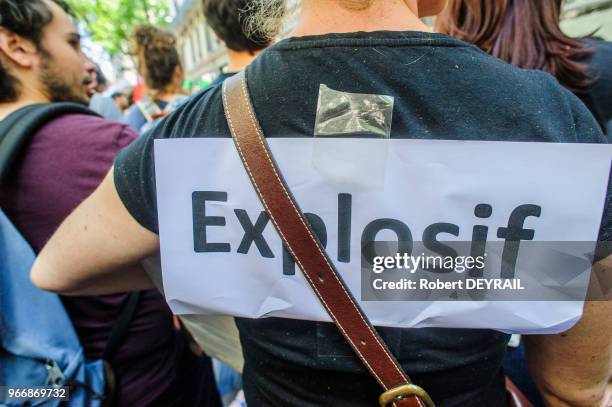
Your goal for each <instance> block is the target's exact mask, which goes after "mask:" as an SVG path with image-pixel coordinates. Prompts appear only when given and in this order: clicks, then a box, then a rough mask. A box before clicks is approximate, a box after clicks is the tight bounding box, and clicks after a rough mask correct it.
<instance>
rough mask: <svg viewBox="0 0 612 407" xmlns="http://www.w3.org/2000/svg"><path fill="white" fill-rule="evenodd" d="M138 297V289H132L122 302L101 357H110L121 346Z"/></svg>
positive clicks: (134, 311) (107, 358)
mask: <svg viewBox="0 0 612 407" xmlns="http://www.w3.org/2000/svg"><path fill="white" fill-rule="evenodd" d="M139 299H140V291H133V292H131V293H130V296H129V297H128V298H127V300H125V302H124V303H123V307H121V312H120V313H119V317H118V318H117V320H116V321H115V324H114V325H113V329H112V331H111V333H110V335H109V337H108V340H107V341H106V346H105V347H104V352H103V353H102V359H104V360H107V361H108V360H110V359H112V358H113V356H114V355H115V353H117V351H118V350H119V348H120V347H121V344H122V343H123V340H124V339H125V335H126V334H127V331H128V328H129V327H130V323H131V322H132V318H133V317H134V314H135V313H136V306H137V305H138V300H139Z"/></svg>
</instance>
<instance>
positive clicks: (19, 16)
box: [0, 0, 70, 103]
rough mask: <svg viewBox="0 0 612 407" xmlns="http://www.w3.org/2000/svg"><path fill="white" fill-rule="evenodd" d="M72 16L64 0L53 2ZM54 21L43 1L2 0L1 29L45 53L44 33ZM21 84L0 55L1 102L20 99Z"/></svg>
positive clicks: (0, 8)
mask: <svg viewBox="0 0 612 407" xmlns="http://www.w3.org/2000/svg"><path fill="white" fill-rule="evenodd" d="M51 1H53V2H54V3H56V4H57V5H59V6H60V7H61V8H62V9H64V11H66V12H67V13H69V14H70V9H69V8H68V6H67V5H66V3H64V1H63V0H51ZM52 19H53V13H52V12H51V10H49V7H48V6H47V5H46V4H45V2H44V1H43V0H0V27H2V28H4V29H6V30H8V31H10V32H13V33H15V34H17V35H19V36H21V37H23V38H27V39H29V40H30V41H32V42H33V43H34V45H35V46H36V48H37V49H38V50H40V51H44V49H43V47H42V45H41V42H42V32H43V29H44V28H45V26H46V25H47V24H49V23H50V22H51V20H52ZM20 87H21V84H20V83H19V80H17V78H15V77H14V76H13V75H11V74H10V73H9V72H8V69H7V68H6V66H5V64H4V63H3V57H2V54H1V53H0V102H3V103H7V102H14V101H15V100H17V98H18V97H19V91H20Z"/></svg>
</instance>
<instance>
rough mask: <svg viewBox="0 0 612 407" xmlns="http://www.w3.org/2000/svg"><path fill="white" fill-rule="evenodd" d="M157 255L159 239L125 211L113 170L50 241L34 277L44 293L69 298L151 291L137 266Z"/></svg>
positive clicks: (39, 258) (144, 275)
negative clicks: (135, 290)
mask: <svg viewBox="0 0 612 407" xmlns="http://www.w3.org/2000/svg"><path fill="white" fill-rule="evenodd" d="M158 250H159V238H158V236H157V235H156V234H154V233H152V232H150V231H149V230H147V229H145V228H143V227H142V226H141V225H140V224H138V222H136V221H135V220H134V219H133V218H132V216H131V215H130V214H129V212H128V211H127V210H126V209H125V207H124V206H123V203H122V202H121V200H120V199H119V196H118V195H117V191H116V189H115V184H114V182H113V169H112V168H111V170H110V172H109V173H108V174H107V175H106V177H105V178H104V181H102V184H100V186H99V187H98V188H97V189H96V190H95V191H94V193H93V194H92V195H91V196H90V197H89V198H87V199H86V200H85V201H83V203H81V205H79V206H78V207H77V209H75V211H74V212H73V213H72V214H71V215H70V216H69V217H68V218H66V220H65V221H64V222H63V223H62V225H61V226H60V227H59V229H58V230H57V231H56V232H55V234H54V235H53V236H52V237H51V239H50V240H49V242H47V244H46V245H45V247H44V248H43V250H42V251H41V252H40V254H39V255H38V257H37V259H36V262H35V263H34V266H33V267H32V273H31V278H32V281H33V282H34V284H35V285H37V286H38V287H40V288H42V289H43V290H49V291H57V292H62V293H68V294H83V293H88V294H100V293H111V292H121V291H126V290H127V289H141V288H148V287H151V282H150V280H149V279H148V277H146V274H145V273H144V272H143V271H142V268H141V267H140V265H139V262H140V261H141V260H143V259H144V258H146V257H148V256H149V255H151V254H152V253H154V252H156V251H158ZM130 287H132V288H130Z"/></svg>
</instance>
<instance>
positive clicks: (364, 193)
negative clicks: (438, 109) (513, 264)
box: [155, 138, 612, 333]
mask: <svg viewBox="0 0 612 407" xmlns="http://www.w3.org/2000/svg"><path fill="white" fill-rule="evenodd" d="M268 141H269V144H270V148H271V150H272V152H273V155H274V157H275V159H276V161H277V163H278V165H279V167H280V169H281V172H282V173H283V174H284V176H285V179H286V181H287V183H288V185H289V188H290V189H291V191H292V192H293V194H294V196H295V198H296V200H297V202H298V203H299V205H300V207H301V209H302V210H303V211H304V212H309V213H313V214H316V215H317V216H318V217H319V218H320V219H321V220H322V221H323V224H324V227H325V231H326V237H327V239H326V240H327V252H328V254H329V256H330V258H331V259H332V261H333V262H334V264H335V265H336V267H337V269H338V271H339V272H340V273H341V275H342V277H343V278H344V280H345V282H346V283H347V285H348V286H349V288H350V290H351V291H352V292H353V294H354V296H355V297H356V298H357V299H359V298H360V284H361V279H360V278H361V277H360V273H361V270H360V267H361V239H362V234H363V232H364V229H365V228H366V227H367V226H368V225H369V224H371V222H373V221H375V220H377V219H394V220H397V221H400V222H402V223H403V224H405V225H406V226H407V227H408V228H409V230H410V231H411V234H412V237H413V239H414V240H415V241H417V240H421V237H422V234H423V231H424V230H425V229H426V228H427V226H429V225H432V224H434V223H437V222H449V223H453V224H455V225H457V226H458V228H459V230H458V236H453V235H447V236H444V238H448V240H457V241H471V240H472V233H473V227H474V226H475V225H476V224H478V225H484V226H487V227H488V230H489V232H488V241H496V240H502V241H503V240H504V239H500V238H498V237H497V233H496V232H497V231H499V230H500V228H504V227H507V226H508V222H509V217H510V215H511V213H512V211H513V210H514V209H515V208H517V207H519V206H520V205H523V204H532V205H537V206H538V207H539V208H541V214H540V216H537V217H535V216H531V217H528V218H526V219H525V220H524V227H525V228H529V229H531V230H533V231H534V237H533V240H535V241H585V242H593V241H596V240H597V235H598V230H599V226H600V221H601V214H602V212H603V207H604V202H605V194H606V189H607V185H608V175H609V171H610V160H611V157H612V146H610V145H586V144H556V143H517V142H477V141H469V142H468V141H438V140H398V139H392V140H380V139H312V138H300V139H295V138H290V139H269V140H268ZM155 167H156V178H157V197H158V211H159V227H160V238H161V255H162V270H163V280H164V287H165V295H166V299H167V301H168V303H169V304H170V307H171V308H172V310H173V311H174V312H175V313H177V314H221V315H234V316H242V317H250V318H261V317H269V316H277V317H286V318H295V319H307V320H316V321H330V318H329V317H328V316H327V314H326V312H325V310H324V309H323V307H322V306H321V305H320V304H319V302H318V300H317V298H316V297H315V295H314V294H313V292H312V290H311V288H310V287H309V285H308V283H307V282H306V280H305V279H304V277H303V276H302V273H301V271H300V270H299V269H298V268H295V274H291V273H290V272H289V271H290V270H292V267H289V266H290V263H288V261H287V256H286V255H284V254H283V249H282V244H281V240H280V238H279V237H278V234H277V232H276V231H275V230H274V228H273V225H272V224H271V222H267V219H266V217H265V215H262V211H263V208H262V205H261V204H260V201H259V199H258V197H257V195H256V193H255V191H254V189H253V187H252V185H251V183H250V180H249V178H248V176H247V174H246V172H245V170H244V167H243V165H242V163H241V161H240V159H239V156H238V154H237V152H236V149H235V146H234V144H233V141H232V140H231V139H228V138H198V139H170V140H156V141H155ZM480 203H486V204H488V205H490V206H491V208H492V213H491V215H490V217H488V218H486V219H483V218H477V217H475V212H474V210H475V206H476V205H477V204H480ZM347 209H350V210H349V211H348V212H350V214H348V213H347ZM339 212H342V215H341V216H340V215H339ZM339 223H341V225H339ZM339 226H340V227H339ZM394 239H397V236H396V235H395V234H394V233H392V232H391V231H389V230H381V231H380V232H379V233H378V234H377V235H376V240H394ZM582 305H583V304H582V303H581V302H579V301H559V302H554V303H551V302H508V301H480V302H477V301H472V302H468V301H458V302H445V301H437V302H436V301H433V302H432V301H405V302H399V301H392V302H388V301H387V302H384V301H383V302H378V301H361V306H362V307H363V309H364V311H365V312H366V314H367V315H368V317H369V318H370V319H371V321H372V322H373V323H374V324H375V325H382V326H395V327H434V326H435V327H456V328H491V329H498V330H502V331H506V332H522V333H530V332H554V331H559V330H563V329H566V328H567V327H569V326H570V325H571V324H572V323H574V322H575V321H576V320H577V318H578V317H579V316H580V315H581V312H582Z"/></svg>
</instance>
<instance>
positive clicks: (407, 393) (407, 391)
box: [378, 384, 435, 407]
mask: <svg viewBox="0 0 612 407" xmlns="http://www.w3.org/2000/svg"><path fill="white" fill-rule="evenodd" d="M411 396H415V397H418V398H419V399H421V401H422V402H423V403H425V405H426V406H427V407H435V404H434V402H433V400H432V399H431V397H429V394H427V392H426V391H425V390H423V388H422V387H419V386H417V385H416V384H403V385H401V386H397V387H394V388H392V389H390V390H387V391H386V392H384V393H383V394H381V395H380V397H379V398H378V402H379V403H380V407H387V406H388V405H389V404H391V403H393V402H394V401H399V400H402V399H404V398H406V397H411Z"/></svg>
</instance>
